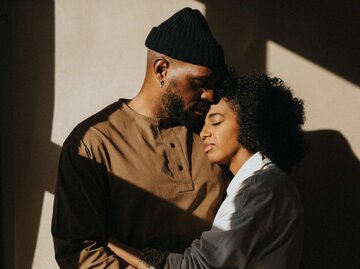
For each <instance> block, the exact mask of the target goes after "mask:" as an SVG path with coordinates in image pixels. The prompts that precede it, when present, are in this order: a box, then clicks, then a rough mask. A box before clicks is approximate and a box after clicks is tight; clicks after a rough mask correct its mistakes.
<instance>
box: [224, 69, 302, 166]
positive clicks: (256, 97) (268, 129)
mask: <svg viewBox="0 0 360 269" xmlns="http://www.w3.org/2000/svg"><path fill="white" fill-rule="evenodd" d="M222 96H223V97H224V99H225V100H226V101H227V102H228V103H229V104H230V106H231V108H232V109H233V110H234V111H235V112H236V113H237V118H238V122H239V125H240V137H239V143H240V144H241V145H242V146H244V147H245V148H246V149H247V150H249V151H250V152H252V153H255V152H257V151H259V152H260V153H262V154H264V155H266V156H267V157H268V158H270V159H271V160H272V161H273V162H274V163H275V164H276V165H278V166H279V167H280V168H281V169H282V170H283V171H285V172H287V173H289V172H291V170H292V168H293V167H294V166H297V165H298V164H299V163H300V161H301V160H302V158H303V157H304V156H305V153H306V151H307V145H306V142H305V139H304V133H303V131H302V129H301V127H302V125H303V124H304V108H303V101H302V100H300V99H298V98H294V97H293V95H292V93H291V90H290V89H289V87H288V86H286V85H285V84H284V82H283V81H282V80H281V79H280V78H276V77H269V76H268V75H266V74H264V73H259V72H253V73H248V74H244V75H242V76H237V75H236V74H235V73H234V72H231V73H229V74H228V77H227V79H226V80H225V81H224V85H223V88H222Z"/></svg>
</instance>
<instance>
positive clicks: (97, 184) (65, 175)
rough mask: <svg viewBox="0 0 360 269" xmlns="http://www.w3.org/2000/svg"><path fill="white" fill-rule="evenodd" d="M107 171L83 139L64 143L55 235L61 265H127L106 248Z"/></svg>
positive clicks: (57, 197) (74, 266)
mask: <svg viewBox="0 0 360 269" xmlns="http://www.w3.org/2000/svg"><path fill="white" fill-rule="evenodd" d="M105 179H106V171H104V169H103V168H102V167H101V166H100V165H99V164H97V163H96V161H95V160H94V159H93V158H92V155H91V152H90V151H89V150H88V148H87V147H86V146H85V145H84V143H83V142H82V140H81V139H80V138H79V139H68V140H67V141H66V142H65V143H64V146H63V149H62V153H61V157H60V162H59V173H58V182H57V187H56V193H55V202H54V213H53V222H52V234H53V238H54V245H55V254H56V260H57V262H58V264H59V266H60V268H93V267H95V266H96V268H111V269H119V268H125V267H126V265H125V264H121V262H120V260H118V259H117V258H116V257H114V255H112V253H111V252H110V251H109V250H108V249H107V248H106V247H105V246H106V241H107V232H108V231H107V229H106V222H107V220H108V218H107V213H106V212H107V211H108V208H109V202H108V198H107V197H108V190H107V186H106V180H105Z"/></svg>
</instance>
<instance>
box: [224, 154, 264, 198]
mask: <svg viewBox="0 0 360 269" xmlns="http://www.w3.org/2000/svg"><path fill="white" fill-rule="evenodd" d="M270 163H271V161H270V160H269V159H268V158H266V157H265V156H263V155H262V154H261V153H260V152H256V153H255V154H254V155H252V156H251V157H250V158H249V159H248V160H247V161H246V162H245V163H244V164H243V165H242V166H241V167H240V169H239V171H238V172H237V173H236V175H235V176H234V178H233V179H232V180H231V182H230V184H229V186H228V188H227V190H226V193H227V195H229V196H230V195H233V194H235V193H237V192H238V191H239V189H240V188H241V185H242V182H243V181H244V180H245V179H247V178H249V177H250V176H252V175H254V173H255V172H256V171H258V170H261V169H262V168H263V167H264V166H266V165H268V164H270Z"/></svg>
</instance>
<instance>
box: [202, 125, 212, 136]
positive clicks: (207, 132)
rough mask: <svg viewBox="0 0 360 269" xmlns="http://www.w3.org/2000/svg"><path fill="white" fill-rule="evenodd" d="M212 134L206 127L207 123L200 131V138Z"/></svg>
mask: <svg viewBox="0 0 360 269" xmlns="http://www.w3.org/2000/svg"><path fill="white" fill-rule="evenodd" d="M209 136H210V133H209V131H208V130H207V128H206V125H204V127H203V128H202V130H201V132H200V138H201V139H202V140H205V138H207V137H209Z"/></svg>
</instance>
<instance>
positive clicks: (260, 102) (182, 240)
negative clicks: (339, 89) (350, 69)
mask: <svg viewBox="0 0 360 269" xmlns="http://www.w3.org/2000/svg"><path fill="white" fill-rule="evenodd" d="M145 45H146V46H147V48H148V52H147V66H146V74H145V79H144V83H143V85H142V87H141V89H140V91H139V93H138V94H137V95H136V96H135V97H134V98H133V99H131V100H126V99H120V100H119V101H117V102H115V103H114V104H111V105H110V106H108V107H106V108H105V109H103V110H102V111H100V112H98V113H96V114H95V115H93V116H92V117H90V118H88V119H87V120H85V121H83V122H82V123H80V124H79V125H78V126H77V127H76V128H75V129H74V130H73V131H72V133H71V134H70V135H69V137H68V138H67V140H66V141H65V143H64V145H63V149H62V153H61V157H60V162H59V174H58V182H57V188H56V194H55V204H54V214H53V223H52V233H53V238H54V245H55V253H56V260H57V262H58V264H59V266H60V267H61V268H112V269H115V268H116V269H119V268H133V267H135V268H249V269H257V268H259V269H260V268H262V269H263V268H274V269H296V268H299V267H300V261H301V253H302V242H303V212H302V206H301V203H300V199H299V195H298V192H297V190H296V187H295V186H294V183H293V182H292V180H291V179H290V178H289V176H288V173H289V172H290V171H291V169H292V168H293V167H294V166H296V165H297V164H298V163H299V162H300V161H301V159H302V158H303V156H304V154H305V151H306V145H305V142H304V136H303V131H302V129H301V126H302V125H303V123H304V111H303V103H302V101H301V100H299V99H297V98H295V97H293V95H292V93H291V91H290V89H289V88H288V87H287V86H286V85H285V84H284V83H283V81H282V80H281V79H278V78H274V77H269V76H267V75H266V74H263V73H249V74H245V75H242V76H238V75H237V74H236V73H235V72H229V71H228V70H227V68H226V65H225V63H224V55H223V50H222V47H221V45H219V44H218V42H217V41H216V39H215V38H214V37H213V35H212V33H211V31H210V29H209V26H208V24H207V22H206V19H205V18H204V16H203V15H202V14H201V13H200V12H199V11H198V10H193V9H191V8H184V9H182V10H180V11H179V12H177V13H176V14H174V15H173V16H171V17H170V18H169V19H167V20H166V21H164V22H163V23H161V24H160V25H159V26H157V27H154V28H153V29H152V30H151V31H150V33H149V35H148V37H147V39H146V42H145Z"/></svg>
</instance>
